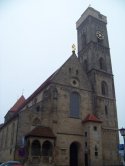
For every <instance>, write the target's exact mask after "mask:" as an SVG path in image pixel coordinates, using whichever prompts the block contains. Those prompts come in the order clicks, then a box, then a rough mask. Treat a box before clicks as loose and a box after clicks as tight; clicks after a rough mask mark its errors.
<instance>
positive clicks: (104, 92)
mask: <svg viewBox="0 0 125 166" xmlns="http://www.w3.org/2000/svg"><path fill="white" fill-rule="evenodd" d="M101 91H102V95H104V96H108V86H107V83H106V82H105V81H102V83H101Z"/></svg>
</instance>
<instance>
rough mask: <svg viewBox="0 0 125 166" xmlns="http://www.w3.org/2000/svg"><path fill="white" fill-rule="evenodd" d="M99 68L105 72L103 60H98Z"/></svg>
mask: <svg viewBox="0 0 125 166" xmlns="http://www.w3.org/2000/svg"><path fill="white" fill-rule="evenodd" d="M99 67H100V69H101V70H106V64H105V61H104V59H103V58H100V59H99Z"/></svg>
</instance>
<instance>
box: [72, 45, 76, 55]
mask: <svg viewBox="0 0 125 166" xmlns="http://www.w3.org/2000/svg"><path fill="white" fill-rule="evenodd" d="M75 51H76V46H75V44H73V45H72V53H75Z"/></svg>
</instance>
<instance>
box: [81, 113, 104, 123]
mask: <svg viewBox="0 0 125 166" xmlns="http://www.w3.org/2000/svg"><path fill="white" fill-rule="evenodd" d="M86 122H96V123H102V121H101V120H100V119H99V118H97V117H96V116H95V115H93V114H88V115H87V116H86V117H85V119H84V120H83V121H82V123H86Z"/></svg>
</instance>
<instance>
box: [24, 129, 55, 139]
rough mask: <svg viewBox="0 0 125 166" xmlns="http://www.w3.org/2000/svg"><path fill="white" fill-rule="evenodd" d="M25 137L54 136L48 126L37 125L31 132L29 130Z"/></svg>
mask: <svg viewBox="0 0 125 166" xmlns="http://www.w3.org/2000/svg"><path fill="white" fill-rule="evenodd" d="M26 137H45V138H55V135H54V134H53V131H52V129H51V128H49V127H43V126H37V127H35V128H34V129H33V130H32V131H31V132H29V133H28V134H27V135H26Z"/></svg>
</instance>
